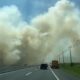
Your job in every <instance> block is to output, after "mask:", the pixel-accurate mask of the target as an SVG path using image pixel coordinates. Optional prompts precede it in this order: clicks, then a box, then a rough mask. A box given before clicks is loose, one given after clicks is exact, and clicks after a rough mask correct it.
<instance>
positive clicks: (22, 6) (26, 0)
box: [0, 0, 80, 22]
mask: <svg viewBox="0 0 80 80" xmlns="http://www.w3.org/2000/svg"><path fill="white" fill-rule="evenodd" d="M71 1H73V2H74V3H76V5H77V7H80V6H79V3H80V0H71ZM56 2H57V0H0V8H1V7H3V6H11V5H16V6H17V7H18V9H19V11H20V12H21V14H22V18H23V19H24V20H26V21H27V22H29V21H30V20H31V19H32V18H33V17H35V16H37V15H39V14H43V13H45V12H47V10H48V8H49V7H51V6H53V5H54V4H55V3H56Z"/></svg>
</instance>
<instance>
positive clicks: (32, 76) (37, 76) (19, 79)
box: [0, 67, 56, 80]
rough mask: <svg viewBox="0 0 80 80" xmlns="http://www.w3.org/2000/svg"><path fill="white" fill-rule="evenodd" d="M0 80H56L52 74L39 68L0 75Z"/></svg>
mask: <svg viewBox="0 0 80 80" xmlns="http://www.w3.org/2000/svg"><path fill="white" fill-rule="evenodd" d="M0 80H56V78H55V76H54V75H53V74H52V72H51V71H50V70H49V69H48V70H40V69H39V68H34V67H32V68H26V69H21V70H16V71H12V72H6V73H3V74H0Z"/></svg>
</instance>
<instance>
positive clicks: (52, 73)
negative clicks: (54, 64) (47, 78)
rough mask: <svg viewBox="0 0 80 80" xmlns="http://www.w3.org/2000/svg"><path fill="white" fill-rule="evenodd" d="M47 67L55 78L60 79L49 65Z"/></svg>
mask: <svg viewBox="0 0 80 80" xmlns="http://www.w3.org/2000/svg"><path fill="white" fill-rule="evenodd" d="M49 69H50V71H51V72H52V74H53V75H54V76H55V78H56V79H57V80H60V79H59V77H58V76H57V75H56V74H55V73H54V71H53V70H52V69H51V68H50V66H49Z"/></svg>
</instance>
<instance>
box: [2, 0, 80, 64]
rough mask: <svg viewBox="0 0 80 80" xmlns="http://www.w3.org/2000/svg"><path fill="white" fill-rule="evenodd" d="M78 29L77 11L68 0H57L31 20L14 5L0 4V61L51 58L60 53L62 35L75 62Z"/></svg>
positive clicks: (79, 37) (79, 36) (79, 13)
mask: <svg viewBox="0 0 80 80" xmlns="http://www.w3.org/2000/svg"><path fill="white" fill-rule="evenodd" d="M79 29H80V11H79V9H78V8H77V7H76V6H75V4H74V3H72V2H70V1H68V0H60V1H58V2H57V3H56V4H55V5H54V6H52V7H50V8H49V9H48V11H47V12H45V13H44V14H40V15H38V16H36V17H34V18H33V19H32V20H31V21H30V24H28V23H27V22H26V21H24V20H23V19H22V16H21V13H20V11H19V9H18V8H17V7H16V6H14V5H12V6H5V7H3V8H0V64H3V65H12V64H17V63H20V64H40V63H43V62H50V61H51V60H53V59H55V57H56V56H57V55H58V54H60V52H57V50H58V49H57V48H59V47H58V44H59V42H60V41H61V40H63V39H65V38H67V39H68V40H70V43H71V44H72V46H73V48H74V53H73V54H72V55H73V56H77V57H75V58H76V59H75V60H76V61H75V62H79V61H80V59H79V57H78V56H80V53H79V52H80V50H79V48H80V46H78V48H76V47H75V46H74V44H76V43H77V40H78V41H79V40H80V32H79ZM63 44H64V48H65V47H66V44H65V43H63ZM55 46H57V47H56V49H55ZM61 47H62V46H61ZM64 48H63V50H64Z"/></svg>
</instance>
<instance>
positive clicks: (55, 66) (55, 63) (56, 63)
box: [51, 60, 59, 69]
mask: <svg viewBox="0 0 80 80" xmlns="http://www.w3.org/2000/svg"><path fill="white" fill-rule="evenodd" d="M51 68H53V69H58V68H59V62H58V61H57V60H53V61H52V63H51Z"/></svg>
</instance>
